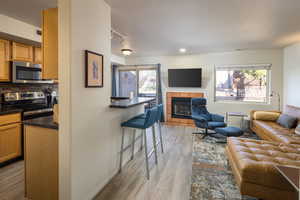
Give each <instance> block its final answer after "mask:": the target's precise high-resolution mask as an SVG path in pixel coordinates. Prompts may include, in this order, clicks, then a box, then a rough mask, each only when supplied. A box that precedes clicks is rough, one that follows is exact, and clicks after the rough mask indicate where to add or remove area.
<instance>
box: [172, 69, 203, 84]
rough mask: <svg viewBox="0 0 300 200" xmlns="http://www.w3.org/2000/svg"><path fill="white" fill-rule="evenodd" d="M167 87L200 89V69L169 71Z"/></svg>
mask: <svg viewBox="0 0 300 200" xmlns="http://www.w3.org/2000/svg"><path fill="white" fill-rule="evenodd" d="M168 79H169V87H201V81H202V69H201V68H193V69H169V70H168Z"/></svg>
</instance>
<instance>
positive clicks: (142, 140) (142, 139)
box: [141, 131, 144, 151]
mask: <svg viewBox="0 0 300 200" xmlns="http://www.w3.org/2000/svg"><path fill="white" fill-rule="evenodd" d="M143 142H144V137H143V131H141V151H142V150H143Z"/></svg>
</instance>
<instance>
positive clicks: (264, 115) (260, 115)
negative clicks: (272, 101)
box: [253, 111, 280, 122]
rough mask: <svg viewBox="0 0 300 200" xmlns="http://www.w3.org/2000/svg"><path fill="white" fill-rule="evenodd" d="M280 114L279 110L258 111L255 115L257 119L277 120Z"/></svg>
mask: <svg viewBox="0 0 300 200" xmlns="http://www.w3.org/2000/svg"><path fill="white" fill-rule="evenodd" d="M279 116H280V113H278V112H271V111H256V112H255V113H254V115H253V118H254V119H255V120H263V121H273V122H275V121H276V120H277V119H278V118H279Z"/></svg>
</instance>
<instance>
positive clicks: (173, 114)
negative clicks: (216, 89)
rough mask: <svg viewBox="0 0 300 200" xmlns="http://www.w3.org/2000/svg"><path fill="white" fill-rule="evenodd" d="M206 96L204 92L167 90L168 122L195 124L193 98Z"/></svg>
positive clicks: (173, 123) (172, 123)
mask: <svg viewBox="0 0 300 200" xmlns="http://www.w3.org/2000/svg"><path fill="white" fill-rule="evenodd" d="M200 97H204V94H203V93H192V92H167V101H166V102H167V124H169V125H184V126H194V121H193V120H192V119H191V98H200Z"/></svg>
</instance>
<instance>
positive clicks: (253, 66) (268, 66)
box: [214, 64, 272, 104]
mask: <svg viewBox="0 0 300 200" xmlns="http://www.w3.org/2000/svg"><path fill="white" fill-rule="evenodd" d="M271 67H272V64H247V65H223V66H215V69H214V102H216V103H241V104H270V103H271V102H270V95H269V94H270V92H271ZM245 69H257V70H261V69H265V70H267V77H266V80H267V85H266V87H267V88H266V101H264V102H258V101H238V100H217V96H216V92H217V90H216V86H217V78H216V77H217V76H216V75H217V71H218V70H245Z"/></svg>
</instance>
